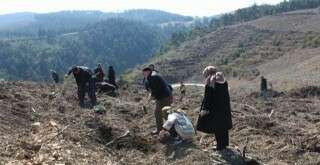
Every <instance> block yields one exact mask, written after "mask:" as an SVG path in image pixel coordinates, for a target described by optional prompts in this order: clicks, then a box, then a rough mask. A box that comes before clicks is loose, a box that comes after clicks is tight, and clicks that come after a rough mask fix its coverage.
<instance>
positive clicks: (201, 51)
mask: <svg viewBox="0 0 320 165" xmlns="http://www.w3.org/2000/svg"><path fill="white" fill-rule="evenodd" d="M310 13H311V14H310ZM266 20H267V21H268V22H267V23H266V22H265V21H266ZM284 20H286V21H284ZM316 20H320V14H319V12H318V9H315V10H303V11H297V12H294V13H284V14H281V15H276V16H269V17H264V18H261V19H258V20H256V21H252V22H248V23H241V24H237V25H233V26H226V27H222V28H218V29H217V30H215V31H213V32H211V33H209V34H207V35H205V36H203V37H196V38H195V39H193V40H190V41H188V42H183V43H181V45H180V46H179V47H177V48H174V49H171V50H169V51H168V52H167V53H165V54H164V55H161V56H158V57H155V58H154V59H153V60H151V61H150V62H149V63H154V64H155V65H156V67H157V69H158V70H159V71H160V73H161V74H162V75H164V76H165V77H166V78H167V79H168V80H169V81H171V82H178V81H180V80H184V81H196V82H199V81H200V82H201V81H202V79H203V77H202V75H201V72H202V70H203V68H204V67H205V66H206V65H216V66H218V67H219V68H220V69H221V70H223V71H224V72H225V74H226V75H227V76H228V77H229V79H241V80H242V81H238V83H239V82H246V81H247V80H255V79H257V78H258V77H259V76H261V75H264V76H266V77H267V78H270V81H271V82H273V83H275V84H276V87H281V88H286V89H290V88H293V87H297V85H298V84H300V85H301V83H302V82H303V84H309V85H312V84H316V82H317V81H318V80H317V78H316V76H311V75H315V74H319V73H320V70H319V68H317V67H315V66H320V61H319V59H318V58H317V57H316V56H317V54H319V53H320V52H319V49H318V47H320V31H319V30H318V29H317V27H320V22H318V21H316ZM293 24H294V25H297V26H296V27H295V26H292V25H293ZM306 29H307V30H306ZM291 58H292V60H290V61H288V60H287V59H291ZM299 59H300V60H299ZM299 61H301V63H300V62H299ZM311 62H314V64H312V65H310V64H311ZM283 64H286V65H285V66H281V65H283ZM289 66H290V67H289ZM275 68H278V69H279V70H277V69H275ZM298 68H299V69H301V70H299V69H298ZM133 72H134V73H133V74H127V75H125V76H124V78H125V79H132V78H134V77H135V78H138V77H141V76H140V74H141V73H140V72H139V71H138V70H135V71H133ZM288 73H291V74H288ZM280 77H286V78H284V80H283V81H280V80H279V78H280ZM293 77H296V78H293ZM298 77H303V78H301V79H303V81H301V80H299V79H298ZM257 80H258V79H257ZM289 80H290V81H289ZM257 84H258V83H257Z"/></svg>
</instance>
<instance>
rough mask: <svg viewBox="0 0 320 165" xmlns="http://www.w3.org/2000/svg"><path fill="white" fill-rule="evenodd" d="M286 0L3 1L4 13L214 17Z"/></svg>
mask: <svg viewBox="0 0 320 165" xmlns="http://www.w3.org/2000/svg"><path fill="white" fill-rule="evenodd" d="M282 1H283V0H0V14H7V13H15V12H23V11H30V12H38V13H44V12H53V11H61V10H101V11H123V10H127V9H159V10H164V11H168V12H173V13H178V14H183V15H189V16H212V15H217V14H221V13H225V12H230V11H233V10H236V9H239V8H243V7H248V6H250V5H252V4H254V2H256V4H277V3H279V2H282Z"/></svg>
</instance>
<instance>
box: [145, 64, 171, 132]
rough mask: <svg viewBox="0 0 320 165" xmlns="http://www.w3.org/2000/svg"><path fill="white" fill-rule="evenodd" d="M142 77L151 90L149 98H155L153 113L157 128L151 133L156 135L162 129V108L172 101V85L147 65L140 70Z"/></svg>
mask: <svg viewBox="0 0 320 165" xmlns="http://www.w3.org/2000/svg"><path fill="white" fill-rule="evenodd" d="M142 74H143V76H144V78H145V79H146V80H147V82H148V87H149V88H150V91H151V98H153V99H155V100H156V107H155V111H154V115H155V118H156V126H157V129H156V130H154V131H152V132H151V134H153V135H157V134H159V132H160V130H161V129H162V125H163V119H162V112H161V111H162V108H163V107H165V106H170V105H171V104H172V102H173V96H172V87H171V86H170V85H169V84H168V83H167V82H166V81H165V80H164V79H163V78H162V77H161V76H160V75H159V74H156V73H155V72H153V71H152V69H151V68H149V67H147V68H144V69H143V70H142Z"/></svg>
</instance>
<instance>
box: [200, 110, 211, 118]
mask: <svg viewBox="0 0 320 165" xmlns="http://www.w3.org/2000/svg"><path fill="white" fill-rule="evenodd" d="M208 114H209V111H205V110H202V111H200V116H201V117H203V116H206V115H208Z"/></svg>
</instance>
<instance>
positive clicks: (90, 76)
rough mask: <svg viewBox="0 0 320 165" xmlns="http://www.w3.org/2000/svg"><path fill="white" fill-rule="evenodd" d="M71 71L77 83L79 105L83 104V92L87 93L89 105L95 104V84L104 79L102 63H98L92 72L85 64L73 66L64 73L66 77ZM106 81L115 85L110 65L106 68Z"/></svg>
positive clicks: (113, 73)
mask: <svg viewBox="0 0 320 165" xmlns="http://www.w3.org/2000/svg"><path fill="white" fill-rule="evenodd" d="M71 73H72V74H73V76H74V78H75V80H76V83H77V87H78V99H79V105H80V106H81V107H84V106H85V104H84V98H85V94H86V93H88V96H89V98H90V101H91V105H90V107H93V106H95V105H96V104H97V98H96V90H97V84H100V83H103V82H105V81H106V80H105V79H104V76H105V73H104V71H103V68H102V65H101V64H98V67H97V68H96V69H94V72H92V70H91V69H89V68H88V67H85V66H73V67H72V68H71V69H70V70H69V71H68V73H67V74H66V77H67V76H69V75H70V74H71ZM107 82H108V83H109V84H111V85H113V86H115V87H116V86H117V84H116V79H115V71H114V69H113V67H112V66H110V67H109V70H108V80H107Z"/></svg>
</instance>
